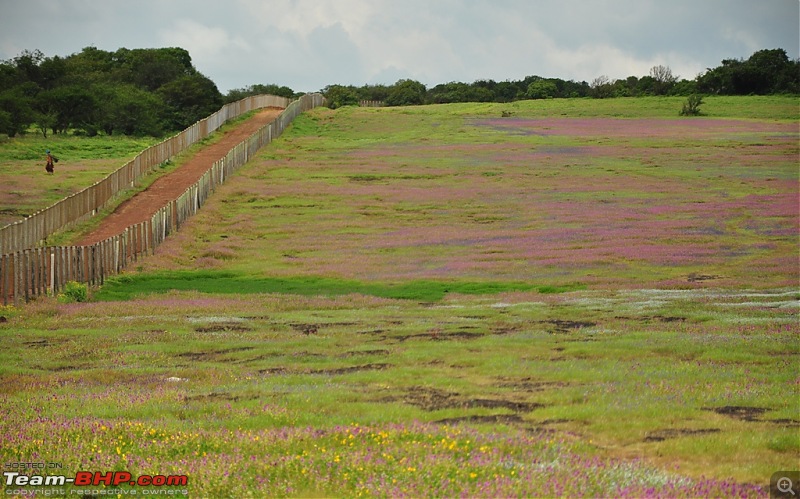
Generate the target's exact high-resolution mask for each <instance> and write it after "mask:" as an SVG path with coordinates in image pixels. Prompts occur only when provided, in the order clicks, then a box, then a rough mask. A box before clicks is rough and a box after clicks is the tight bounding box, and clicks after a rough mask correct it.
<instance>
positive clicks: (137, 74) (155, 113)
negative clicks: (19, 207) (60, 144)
mask: <svg viewBox="0 0 800 499" xmlns="http://www.w3.org/2000/svg"><path fill="white" fill-rule="evenodd" d="M224 100H225V99H224V97H223V96H222V95H221V94H220V92H219V90H218V89H217V86H216V85H215V84H214V82H213V81H211V80H210V79H209V78H208V77H206V76H205V75H203V74H201V73H200V72H199V71H197V69H196V68H195V67H194V65H193V64H192V58H191V56H190V55H189V52H187V51H186V50H184V49H182V48H158V49H126V48H121V49H119V50H117V51H115V52H108V51H104V50H100V49H97V48H95V47H86V48H84V49H83V50H82V51H81V52H79V53H76V54H72V55H70V56H67V57H59V56H54V57H45V55H44V54H43V53H42V52H41V51H39V50H34V51H27V50H26V51H24V52H22V53H21V54H20V55H19V56H17V57H15V58H13V59H10V60H7V61H2V62H0V133H5V134H7V135H9V136H12V137H13V136H15V135H16V134H19V133H25V132H26V131H27V130H29V129H30V128H31V127H35V128H36V129H37V130H39V131H40V132H41V133H43V134H44V135H45V136H47V134H48V133H54V134H56V133H63V132H66V131H67V130H70V131H73V132H76V133H81V134H86V135H90V136H93V135H96V134H98V133H99V132H104V133H106V134H108V135H112V134H126V135H152V136H162V135H164V134H165V133H169V132H174V131H178V130H183V129H185V128H187V127H188V126H190V125H192V124H194V123H196V122H197V121H199V120H201V119H203V118H205V117H206V116H208V115H210V114H212V113H214V112H216V111H218V110H219V108H220V107H222V105H223V103H224Z"/></svg>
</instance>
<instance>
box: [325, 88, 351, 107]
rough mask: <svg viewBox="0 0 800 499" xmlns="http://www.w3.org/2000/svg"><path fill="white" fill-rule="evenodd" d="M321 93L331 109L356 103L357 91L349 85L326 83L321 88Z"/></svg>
mask: <svg viewBox="0 0 800 499" xmlns="http://www.w3.org/2000/svg"><path fill="white" fill-rule="evenodd" d="M322 94H323V95H324V96H325V100H326V101H328V107H329V108H331V109H336V108H340V107H343V106H357V105H358V92H357V91H356V88H355V87H353V86H351V85H348V86H344V85H328V86H327V87H325V88H324V89H322Z"/></svg>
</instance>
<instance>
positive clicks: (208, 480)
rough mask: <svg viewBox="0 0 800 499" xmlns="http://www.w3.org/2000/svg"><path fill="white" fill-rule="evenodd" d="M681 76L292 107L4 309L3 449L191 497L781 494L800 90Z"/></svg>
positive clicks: (796, 386) (795, 294) (797, 394)
mask: <svg viewBox="0 0 800 499" xmlns="http://www.w3.org/2000/svg"><path fill="white" fill-rule="evenodd" d="M680 104H681V100H680V99H637V100H633V99H631V100H611V101H591V100H574V101H572V100H567V101H537V102H520V103H514V104H506V105H500V104H481V105H476V104H469V105H448V106H428V107H419V108H399V109H374V108H372V109H360V108H344V109H340V110H336V111H331V110H327V109H316V110H314V111H311V112H309V113H307V114H305V115H303V116H301V117H299V118H298V119H297V120H296V121H295V123H294V124H293V125H292V127H290V129H288V130H287V131H286V133H285V134H284V135H283V136H282V137H281V138H280V139H279V140H277V141H276V142H274V143H273V144H271V145H270V146H268V147H267V148H265V149H264V150H262V152H261V153H260V154H259V155H258V156H257V157H256V158H255V159H254V160H253V161H252V162H251V163H250V164H249V165H248V166H246V167H245V168H244V169H243V170H242V171H241V172H240V173H239V174H238V175H237V176H236V177H235V178H232V179H231V180H230V181H229V182H228V183H226V184H225V185H224V186H223V187H222V188H221V189H220V190H219V191H218V192H217V193H216V194H215V196H214V197H213V199H212V200H210V201H209V203H208V204H207V205H206V207H205V208H204V209H203V211H202V212H201V213H200V214H198V215H197V216H196V217H195V218H194V219H192V221H190V222H189V223H188V224H187V225H185V226H184V227H183V228H182V229H181V231H180V232H179V233H178V234H176V235H175V236H174V237H173V238H171V239H170V240H169V241H168V242H167V243H165V244H164V245H163V246H162V247H160V248H159V250H158V251H157V252H156V254H155V255H154V256H152V257H148V258H146V259H143V260H141V261H140V263H139V268H138V269H137V271H136V272H131V273H128V274H126V275H124V276H121V277H119V278H116V279H112V280H110V282H109V283H108V284H107V285H106V286H105V287H104V288H103V289H101V290H94V291H93V293H92V294H93V299H92V301H90V302H88V303H62V302H59V301H58V300H56V299H55V298H48V299H42V300H39V301H37V302H34V303H31V304H29V305H27V306H26V307H24V308H20V309H10V308H8V309H5V310H3V311H0V315H2V316H3V317H5V320H4V321H0V334H2V335H3V338H4V347H5V348H4V349H3V351H2V353H0V400H2V404H0V407H1V408H2V409H0V412H2V416H3V417H2V422H1V423H0V435H1V436H2V437H1V438H0V440H1V441H2V442H3V443H2V447H0V455H2V457H3V461H4V462H6V463H13V462H59V463H63V466H64V468H65V469H64V471H66V472H67V474H69V473H72V472H75V471H78V470H92V471H95V470H96V471H103V472H105V471H109V470H127V471H130V472H131V473H133V474H134V475H136V474H165V475H168V474H188V475H189V486H188V492H189V493H190V494H191V495H192V496H236V497H241V496H256V497H262V496H309V495H324V496H347V497H350V496H359V495H379V496H385V495H389V496H412V497H421V496H458V495H461V494H465V495H467V496H484V497H498V496H564V495H566V496H615V497H624V496H630V497H643V496H652V495H661V496H689V497H698V496H723V495H725V496H728V495H737V496H756V497H757V496H764V495H766V493H767V488H766V487H767V485H768V483H769V477H770V475H771V474H772V473H773V472H775V471H778V470H782V469H796V468H797V463H798V459H799V458H800V436H799V435H798V426H800V402H798V401H800V378H799V377H798V376H799V375H800V374H799V373H800V362H799V361H798V354H800V342H799V341H798V340H799V339H800V337H799V336H798V333H800V327H799V326H798V320H797V313H798V304H800V289H798V278H799V275H798V274H799V272H798V266H797V264H798V262H797V249H798V247H797V244H798V242H797V226H798V211H797V199H798V179H797V156H798V138H799V137H800V133H799V131H798V123H800V116H798V106H797V100H796V99H789V98H785V99H784V98H770V99H762V98H737V99H733V98H709V99H707V104H706V106H704V108H703V110H704V112H706V114H707V116H706V117H704V118H700V119H697V118H690V119H679V118H678V117H677V112H678V110H679V109H680ZM504 114H505V115H506V117H501V116H503V115H504ZM7 489H8V487H7ZM179 492H180V491H179Z"/></svg>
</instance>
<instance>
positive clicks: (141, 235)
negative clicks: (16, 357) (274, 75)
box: [0, 94, 324, 305]
mask: <svg viewBox="0 0 800 499" xmlns="http://www.w3.org/2000/svg"><path fill="white" fill-rule="evenodd" d="M259 97H263V96H259ZM266 97H273V96H266ZM244 100H246V99H244ZM266 101H267V102H271V101H269V100H268V99H267V100H266ZM241 102H242V101H239V102H237V103H235V104H237V105H238V104H240V103H241ZM323 104H324V98H323V97H322V95H320V94H306V95H304V96H302V97H301V98H299V99H297V100H295V101H293V102H291V103H290V104H288V105H287V106H284V107H285V109H284V111H283V112H282V113H281V114H280V115H278V116H277V117H276V118H275V119H274V120H273V121H272V122H270V123H269V124H267V125H264V126H263V127H261V128H260V129H259V130H258V131H256V132H255V133H254V134H253V135H251V136H250V137H249V138H247V139H246V140H244V141H243V142H241V143H239V144H238V145H237V146H235V147H234V148H233V149H231V150H230V151H229V152H228V154H226V155H225V157H223V158H220V159H219V160H217V161H216V162H214V164H213V165H212V166H211V167H210V168H209V169H208V170H207V171H206V172H205V173H204V174H203V176H202V177H201V178H200V179H199V180H198V181H197V182H195V183H194V184H193V185H191V186H190V187H189V188H188V189H186V191H184V193H183V194H181V195H180V196H178V198H177V199H175V200H172V201H170V202H169V203H167V204H166V205H165V206H163V207H162V208H161V209H159V210H158V211H157V212H156V213H155V214H154V215H153V216H152V217H151V218H150V219H149V220H145V221H144V222H142V223H139V224H135V225H132V226H130V227H128V228H126V229H125V230H124V231H123V232H122V233H121V234H118V235H116V236H113V237H110V238H108V239H105V240H103V241H100V242H98V243H96V244H92V245H89V246H51V247H40V248H37V247H27V248H21V249H18V250H15V251H8V252H5V253H2V252H0V300H2V303H3V305H7V304H9V303H12V302H13V303H14V304H18V303H19V302H20V301H21V300H23V299H24V300H25V301H28V300H30V299H31V298H32V297H35V296H39V295H43V294H46V293H47V292H51V293H53V294H56V293H59V292H60V291H61V290H63V288H64V285H65V284H66V283H67V282H69V281H77V282H81V283H87V284H89V285H101V284H103V282H104V281H105V279H106V278H107V277H108V276H110V275H113V274H117V273H119V272H120V271H122V270H123V269H125V268H126V267H127V265H128V264H130V263H131V262H135V261H137V260H138V259H139V258H140V257H142V256H144V255H147V254H152V253H153V251H155V248H156V247H157V246H158V245H160V244H161V243H162V242H163V241H164V240H165V239H166V238H167V237H168V236H169V235H170V234H171V233H173V232H174V231H176V230H178V229H179V228H180V227H181V226H182V225H183V224H184V223H185V222H186V220H187V219H188V218H189V217H191V216H192V215H194V214H195V213H196V212H197V211H198V210H199V209H200V207H201V206H202V205H203V204H204V203H205V201H206V199H208V197H209V195H210V194H211V193H212V192H213V191H214V189H215V188H216V187H217V186H218V185H220V184H222V183H223V182H224V181H225V180H226V179H227V178H228V177H229V176H230V175H231V174H232V173H233V172H234V171H235V170H236V169H238V168H239V167H240V166H242V165H244V164H245V163H247V161H248V160H249V159H250V158H251V157H252V156H253V155H254V154H255V153H256V152H257V151H258V149H260V148H261V147H263V146H264V145H266V144H268V143H269V142H271V141H272V140H273V139H275V138H277V137H278V136H280V134H281V133H282V132H283V130H284V129H285V128H286V127H287V126H288V125H289V123H291V122H292V120H294V118H295V117H297V115H299V114H301V113H303V112H305V111H307V110H309V109H312V108H314V107H317V106H321V105H323ZM269 105H272V104H267V105H262V106H260V107H267V106H269ZM231 112H238V114H236V116H238V115H239V114H243V112H246V111H241V110H233V111H231ZM217 114H219V113H217ZM213 116H214V115H212V117H213ZM212 117H209V118H207V120H209V121H210V119H211V118H212ZM214 119H221V118H214ZM228 119H230V118H228ZM204 121H206V120H204ZM224 121H225V120H222V121H219V122H218V123H212V124H211V125H209V124H206V125H204V126H215V127H216V128H219V126H220V125H221V124H222V123H224ZM216 128H214V129H216ZM176 137H177V136H176ZM195 141H196V140H195ZM165 142H166V141H165ZM162 144H163V143H162ZM151 149H152V148H151ZM143 154H144V153H143ZM153 154H155V153H153ZM140 156H141V155H140ZM158 157H160V156H156V158H158ZM137 158H138V157H137ZM164 160H165V159H164ZM164 160H160V161H159V160H157V159H156V160H154V161H157V162H156V163H155V164H160V162H161V161H164ZM134 161H136V160H134ZM126 166H127V165H126ZM118 171H119V170H118ZM115 173H116V172H115ZM112 175H113V174H112ZM109 177H110V176H109ZM126 181H128V180H127V178H126ZM101 182H102V181H101ZM101 182H98V184H100V183H101ZM98 184H95V185H98ZM68 199H69V198H68ZM65 201H66V200H65ZM83 206H84V207H87V206H92V204H91V203H90V204H85V205H83ZM96 209H97V208H93V210H96ZM82 216H85V215H82ZM26 220H28V219H26ZM9 234H16V233H14V232H10V233H9ZM0 236H2V239H3V240H5V238H6V237H12V238H14V237H15V236H7V234H6V233H0ZM14 240H17V239H14Z"/></svg>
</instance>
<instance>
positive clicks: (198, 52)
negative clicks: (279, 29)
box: [159, 19, 252, 62]
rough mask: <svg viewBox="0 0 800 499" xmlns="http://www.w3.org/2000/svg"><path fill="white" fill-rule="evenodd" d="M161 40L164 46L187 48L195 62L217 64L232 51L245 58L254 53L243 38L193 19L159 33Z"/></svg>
mask: <svg viewBox="0 0 800 499" xmlns="http://www.w3.org/2000/svg"><path fill="white" fill-rule="evenodd" d="M159 38H160V40H161V41H162V43H163V44H164V45H166V46H171V47H182V48H185V49H186V50H188V51H189V53H190V54H191V56H192V59H193V60H196V61H203V62H216V61H217V60H218V59H219V58H220V56H222V55H225V54H226V53H228V52H229V51H231V50H233V51H238V52H241V53H242V54H243V55H244V56H246V55H247V54H248V53H249V52H251V51H252V47H251V46H250V44H249V43H248V42H247V41H245V40H244V39H243V38H242V37H241V36H231V35H230V34H228V32H227V30H225V29H224V28H221V27H214V26H205V25H204V24H201V23H199V22H196V21H194V20H191V19H178V20H176V21H174V23H173V24H172V25H171V26H170V27H169V28H167V29H162V30H160V31H159Z"/></svg>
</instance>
